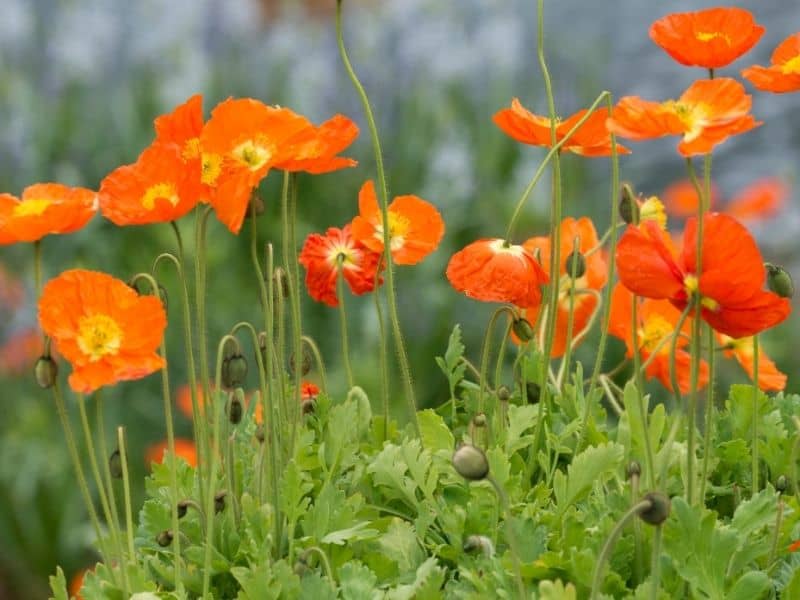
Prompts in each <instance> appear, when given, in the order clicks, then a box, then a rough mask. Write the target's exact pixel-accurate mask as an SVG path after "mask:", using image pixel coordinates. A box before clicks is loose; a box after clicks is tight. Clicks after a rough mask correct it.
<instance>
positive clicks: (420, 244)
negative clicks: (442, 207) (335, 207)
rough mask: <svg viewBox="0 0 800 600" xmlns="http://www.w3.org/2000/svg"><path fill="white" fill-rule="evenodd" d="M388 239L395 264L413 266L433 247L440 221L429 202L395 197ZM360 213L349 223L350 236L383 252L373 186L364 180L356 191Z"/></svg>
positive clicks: (438, 236)
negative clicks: (351, 232) (351, 234)
mask: <svg viewBox="0 0 800 600" xmlns="http://www.w3.org/2000/svg"><path fill="white" fill-rule="evenodd" d="M388 208H389V242H390V245H391V248H392V259H393V260H394V261H395V262H396V263H397V264H398V265H415V264H417V263H418V262H420V261H421V260H422V259H423V258H425V257H426V256H427V255H428V254H430V253H431V252H433V251H434V250H436V247H437V246H438V245H439V242H440V241H441V239H442V236H443V235H444V221H443V220H442V216H441V215H440V214H439V211H438V210H436V207H435V206H433V204H431V203H430V202H426V201H425V200H423V199H422V198H418V197H417V196H397V198H395V199H394V200H392V203H391V204H390V205H389V207H388ZM358 209H359V212H360V213H361V214H360V215H358V216H357V217H355V218H354V219H353V222H352V224H351V227H352V231H353V237H354V238H355V239H357V240H358V241H359V242H361V243H362V244H364V245H365V246H366V247H367V248H369V249H370V250H372V251H373V252H377V253H379V254H380V253H382V252H383V224H382V219H381V209H380V206H378V198H377V197H376V196H375V185H374V184H373V183H372V181H367V182H366V183H364V185H362V186H361V191H359V193H358Z"/></svg>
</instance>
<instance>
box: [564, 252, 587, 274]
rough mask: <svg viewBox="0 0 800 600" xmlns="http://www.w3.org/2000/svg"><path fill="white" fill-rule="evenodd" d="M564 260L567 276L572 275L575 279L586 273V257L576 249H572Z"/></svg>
mask: <svg viewBox="0 0 800 600" xmlns="http://www.w3.org/2000/svg"><path fill="white" fill-rule="evenodd" d="M565 260H566V262H565V264H564V266H565V267H566V269H567V275H568V276H569V277H573V276H574V277H575V279H580V278H581V277H583V276H584V274H586V258H585V257H584V256H583V254H581V253H580V252H578V251H577V250H573V251H572V252H570V253H569V255H568V256H567V258H566V259H565Z"/></svg>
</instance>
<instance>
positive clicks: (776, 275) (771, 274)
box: [764, 263, 794, 298]
mask: <svg viewBox="0 0 800 600" xmlns="http://www.w3.org/2000/svg"><path fill="white" fill-rule="evenodd" d="M764 267H765V268H766V269H767V287H768V288H769V289H770V291H771V292H773V293H775V294H777V295H778V296H780V297H781V298H791V297H792V296H794V282H793V281H792V276H791V275H789V273H788V271H786V269H784V268H783V267H779V266H777V265H773V264H770V263H764Z"/></svg>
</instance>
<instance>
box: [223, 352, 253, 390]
mask: <svg viewBox="0 0 800 600" xmlns="http://www.w3.org/2000/svg"><path fill="white" fill-rule="evenodd" d="M221 375H222V385H223V387H225V388H228V389H230V388H235V387H237V386H240V385H242V383H243V382H244V379H245V377H247V359H246V358H245V357H244V356H242V355H241V354H239V353H236V354H232V355H231V356H229V357H228V358H226V359H224V360H223V361H222V373H221Z"/></svg>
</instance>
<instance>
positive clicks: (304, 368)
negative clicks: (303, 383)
mask: <svg viewBox="0 0 800 600" xmlns="http://www.w3.org/2000/svg"><path fill="white" fill-rule="evenodd" d="M294 363H295V360H294V352H292V354H291V356H290V357H289V372H290V373H291V374H292V375H294V369H295V364H294ZM309 371H311V353H310V352H309V350H308V348H307V347H306V346H305V345H303V352H302V356H301V360H300V375H308V372H309Z"/></svg>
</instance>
